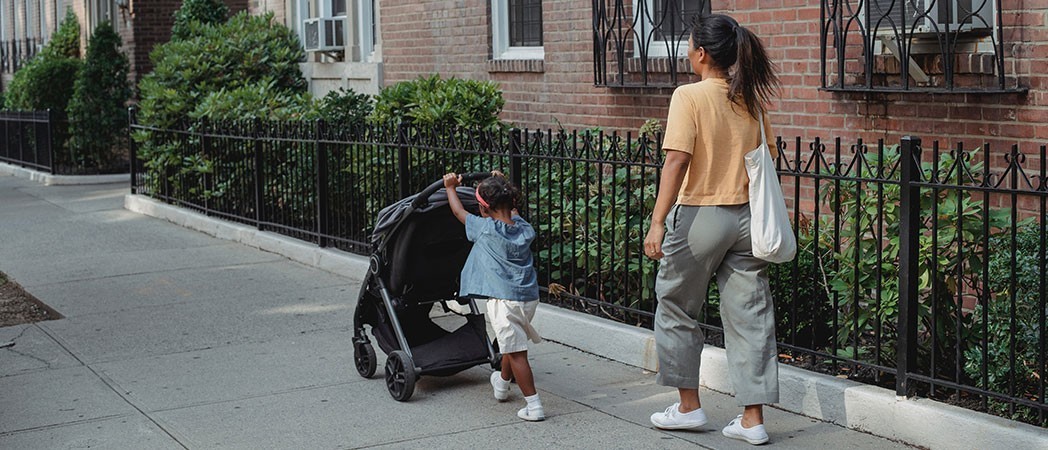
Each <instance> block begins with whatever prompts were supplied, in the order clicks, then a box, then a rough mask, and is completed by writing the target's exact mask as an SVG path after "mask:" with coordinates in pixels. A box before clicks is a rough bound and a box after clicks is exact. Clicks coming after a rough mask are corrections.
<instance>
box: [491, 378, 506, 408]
mask: <svg viewBox="0 0 1048 450" xmlns="http://www.w3.org/2000/svg"><path fill="white" fill-rule="evenodd" d="M491 388H492V390H494V393H495V400H498V401H500V402H501V401H504V400H506V399H508V398H509V380H503V379H502V372H499V371H495V372H491Z"/></svg>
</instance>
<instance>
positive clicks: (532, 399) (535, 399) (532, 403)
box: [524, 392, 542, 409]
mask: <svg viewBox="0 0 1048 450" xmlns="http://www.w3.org/2000/svg"><path fill="white" fill-rule="evenodd" d="M524 400H526V401H527V402H528V409H536V408H541V407H542V400H539V393H538V392H536V393H535V395H529V396H526V397H524Z"/></svg>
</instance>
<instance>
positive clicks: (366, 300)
mask: <svg viewBox="0 0 1048 450" xmlns="http://www.w3.org/2000/svg"><path fill="white" fill-rule="evenodd" d="M489 176H491V174H490V173H473V174H467V175H464V176H463V177H462V178H463V180H462V184H463V185H465V184H466V183H468V182H473V181H478V180H481V179H484V178H487V177H489ZM443 187H444V182H443V180H441V181H438V182H436V183H433V184H431V185H429V186H428V187H427V188H426V189H425V190H423V191H422V192H420V193H418V194H416V195H413V196H411V197H407V198H405V199H403V200H400V201H398V202H396V203H393V204H392V205H389V206H387V207H385V208H383V209H382V211H381V212H379V215H378V221H377V222H376V224H375V231H374V232H373V233H372V235H371V245H372V252H371V265H370V268H369V269H368V275H367V277H366V278H365V280H364V282H363V286H362V287H361V289H360V298H359V299H358V300H357V308H356V312H355V313H354V320H353V362H354V364H355V365H356V368H357V372H358V373H360V376H362V377H364V378H370V377H371V376H372V375H374V374H375V369H376V367H377V361H376V358H375V349H374V347H373V346H372V345H371V342H370V341H369V340H368V337H367V334H365V332H364V325H365V324H366V325H370V326H371V334H372V335H373V336H374V337H375V340H376V341H378V346H379V347H380V348H381V349H382V351H384V352H386V354H387V355H389V356H388V358H387V359H386V387H387V388H388V389H389V393H390V395H392V396H393V398H394V399H396V400H398V401H406V400H408V399H409V398H410V397H411V394H412V393H413V392H414V390H415V381H416V380H417V379H418V377H419V376H421V375H436V376H448V375H452V374H455V373H458V372H461V371H463V370H465V369H468V368H470V367H473V366H476V365H480V364H484V363H490V364H491V366H492V367H493V368H498V367H499V366H501V364H500V363H501V359H502V358H501V355H499V354H498V352H497V349H496V348H494V347H493V346H492V344H491V343H490V342H489V341H488V337H487V331H486V329H485V324H484V315H483V314H481V313H480V312H479V310H478V308H477V304H476V302H475V301H474V300H473V299H467V298H457V297H456V293H457V292H458V285H459V274H460V272H461V271H462V267H463V266H464V265H465V263H466V257H467V256H468V255H469V252H470V249H471V248H472V243H471V242H469V241H468V240H467V239H466V233H465V228H464V227H463V226H462V223H460V222H459V221H458V219H456V218H455V216H454V214H452V212H451V208H450V207H449V206H448V201H447V196H446V194H445V191H444V189H443ZM457 194H458V196H459V199H461V200H462V205H463V206H464V207H465V208H466V210H467V211H469V212H470V213H473V214H479V205H478V204H477V200H476V198H475V197H474V189H473V188H471V187H464V186H460V187H459V188H458V189H457ZM448 301H455V302H458V303H459V304H460V305H463V306H465V305H468V306H469V311H470V312H469V313H468V314H464V315H463V316H464V317H465V318H466V323H465V324H464V325H462V326H461V327H459V328H458V329H457V330H455V331H451V332H449V331H446V330H445V329H443V328H441V327H440V326H439V325H437V324H436V323H434V322H433V320H432V319H431V318H430V310H431V309H432V308H433V305H434V304H436V303H440V304H441V305H442V306H443V308H444V310H445V311H449V308H448V303H447V302H448Z"/></svg>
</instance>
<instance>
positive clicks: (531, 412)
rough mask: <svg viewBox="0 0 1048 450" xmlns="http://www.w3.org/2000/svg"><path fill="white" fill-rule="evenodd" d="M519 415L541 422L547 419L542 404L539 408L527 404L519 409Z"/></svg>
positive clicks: (525, 418)
mask: <svg viewBox="0 0 1048 450" xmlns="http://www.w3.org/2000/svg"><path fill="white" fill-rule="evenodd" d="M517 417H520V418H521V419H524V420H527V421H528V422H541V421H543V420H546V411H545V410H543V409H542V407H541V406H539V407H537V408H533V407H529V406H525V407H523V408H520V411H517Z"/></svg>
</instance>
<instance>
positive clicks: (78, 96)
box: [68, 22, 131, 168]
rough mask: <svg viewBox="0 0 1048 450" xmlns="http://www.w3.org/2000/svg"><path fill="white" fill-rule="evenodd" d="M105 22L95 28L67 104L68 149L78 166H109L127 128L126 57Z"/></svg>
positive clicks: (118, 37) (116, 38)
mask: <svg viewBox="0 0 1048 450" xmlns="http://www.w3.org/2000/svg"><path fill="white" fill-rule="evenodd" d="M120 42H121V41H120V36H119V35H117V34H116V31H114V30H113V26H112V25H110V24H109V22H103V23H102V24H101V25H99V26H98V28H96V29H95V33H94V35H93V36H92V37H91V41H90V43H89V44H88V46H87V58H86V59H85V60H84V65H83V67H82V68H81V69H80V71H79V72H78V73H77V78H76V84H75V85H74V88H73V99H72V100H71V101H70V102H69V109H68V113H69V131H70V140H69V144H70V150H71V153H72V154H73V156H74V158H75V159H76V161H74V162H75V163H77V164H78V165H80V166H93V167H102V168H105V167H109V166H110V165H112V163H113V162H114V159H115V152H114V147H115V146H116V144H117V143H118V141H119V139H120V138H121V137H122V136H124V134H125V133H126V129H127V113H126V110H125V109H124V108H125V106H126V104H127V101H128V99H129V98H130V97H131V89H130V88H129V86H128V82H127V74H128V61H127V56H126V55H124V54H123V53H122V52H121V51H120V45H121V44H120Z"/></svg>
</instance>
